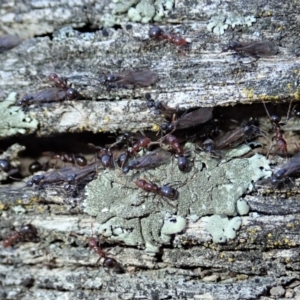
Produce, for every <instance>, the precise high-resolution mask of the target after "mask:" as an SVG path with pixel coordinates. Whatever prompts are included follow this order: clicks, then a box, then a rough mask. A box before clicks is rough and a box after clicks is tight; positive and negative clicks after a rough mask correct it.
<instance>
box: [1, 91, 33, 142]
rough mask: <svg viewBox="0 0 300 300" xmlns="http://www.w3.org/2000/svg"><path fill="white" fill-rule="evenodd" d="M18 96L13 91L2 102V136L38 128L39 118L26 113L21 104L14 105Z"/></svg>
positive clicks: (23, 132) (30, 131) (28, 131)
mask: <svg viewBox="0 0 300 300" xmlns="http://www.w3.org/2000/svg"><path fill="white" fill-rule="evenodd" d="M16 96H17V93H15V92H12V93H10V94H9V95H8V97H7V98H6V99H5V100H4V101H3V102H0V113H1V116H0V137H8V136H12V135H16V134H18V133H21V134H25V133H32V132H34V131H35V130H36V129H37V126H38V121H37V120H35V119H32V118H31V117H29V116H28V115H25V113H24V112H23V110H22V108H21V107H20V106H13V105H14V103H15V102H16Z"/></svg>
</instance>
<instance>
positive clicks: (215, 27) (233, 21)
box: [206, 13, 256, 35]
mask: <svg viewBox="0 0 300 300" xmlns="http://www.w3.org/2000/svg"><path fill="white" fill-rule="evenodd" d="M254 22H256V18H255V17H254V16H252V15H249V16H246V17H243V16H240V15H238V14H237V13H229V14H227V15H226V16H225V15H219V16H214V17H211V19H210V20H209V23H208V25H207V27H206V28H207V30H208V31H212V32H213V33H215V34H217V35H222V34H223V33H224V32H225V30H226V29H227V28H228V27H229V26H232V28H234V27H235V26H238V25H241V26H248V27H250V26H252V23H254Z"/></svg>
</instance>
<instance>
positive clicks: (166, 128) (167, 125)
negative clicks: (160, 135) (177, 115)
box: [160, 123, 174, 131]
mask: <svg viewBox="0 0 300 300" xmlns="http://www.w3.org/2000/svg"><path fill="white" fill-rule="evenodd" d="M160 128H161V130H162V131H172V130H174V125H173V124H172V123H163V124H161V125H160Z"/></svg>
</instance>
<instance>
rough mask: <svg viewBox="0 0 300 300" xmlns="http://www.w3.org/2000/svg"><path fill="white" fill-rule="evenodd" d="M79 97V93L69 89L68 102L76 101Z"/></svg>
mask: <svg viewBox="0 0 300 300" xmlns="http://www.w3.org/2000/svg"><path fill="white" fill-rule="evenodd" d="M78 97H79V93H78V92H77V91H76V90H75V89H73V88H68V89H67V92H66V98H67V99H68V100H74V99H77V98H78Z"/></svg>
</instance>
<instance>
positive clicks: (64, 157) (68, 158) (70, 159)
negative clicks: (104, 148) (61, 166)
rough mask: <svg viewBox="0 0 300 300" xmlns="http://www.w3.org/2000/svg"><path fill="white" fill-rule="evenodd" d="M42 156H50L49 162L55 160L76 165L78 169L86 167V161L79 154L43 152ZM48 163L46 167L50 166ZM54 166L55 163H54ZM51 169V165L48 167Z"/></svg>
mask: <svg viewBox="0 0 300 300" xmlns="http://www.w3.org/2000/svg"><path fill="white" fill-rule="evenodd" d="M43 154H44V155H49V156H50V160H49V162H50V161H51V160H52V159H56V160H61V161H62V162H64V163H71V164H74V165H77V166H79V167H84V166H86V165H87V160H86V158H85V157H84V156H83V155H80V154H76V155H74V154H68V153H65V152H62V153H52V152H44V153H43ZM49 162H48V165H50V163H49ZM55 165H56V163H55ZM50 166H51V167H53V165H52V164H51V165H50Z"/></svg>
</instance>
